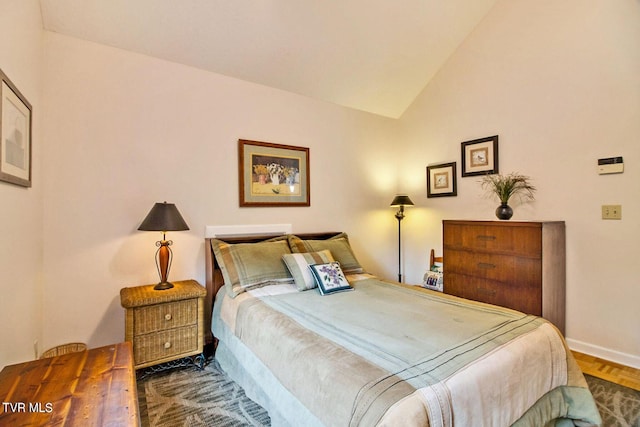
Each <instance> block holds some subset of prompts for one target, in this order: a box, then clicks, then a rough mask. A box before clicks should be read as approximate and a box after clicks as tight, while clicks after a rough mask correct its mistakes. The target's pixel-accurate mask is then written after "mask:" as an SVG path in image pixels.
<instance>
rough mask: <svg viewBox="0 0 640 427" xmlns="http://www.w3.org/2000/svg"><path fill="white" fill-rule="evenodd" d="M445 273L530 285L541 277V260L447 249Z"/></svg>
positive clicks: (536, 282)
mask: <svg viewBox="0 0 640 427" xmlns="http://www.w3.org/2000/svg"><path fill="white" fill-rule="evenodd" d="M445 259H446V260H447V263H446V266H447V267H446V269H445V274H446V273H447V272H452V273H459V274H464V275H467V276H473V277H478V278H483V279H491V280H495V281H500V282H505V283H524V284H530V285H532V286H535V285H537V284H538V283H540V280H541V279H542V262H541V260H540V259H538V258H529V257H523V256H514V255H499V254H493V253H487V252H470V251H466V250H447V251H446V253H445Z"/></svg>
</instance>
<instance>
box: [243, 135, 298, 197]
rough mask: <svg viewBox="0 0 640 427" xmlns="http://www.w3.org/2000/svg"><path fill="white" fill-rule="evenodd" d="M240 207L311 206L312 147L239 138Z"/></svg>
mask: <svg viewBox="0 0 640 427" xmlns="http://www.w3.org/2000/svg"><path fill="white" fill-rule="evenodd" d="M238 171H239V189H240V206H241V207H248V206H254V207H255V206H310V205H311V200H310V195H309V188H310V185H309V184H310V182H309V149H308V148H304V147H294V146H291V145H281V144H273V143H270V142H259V141H248V140H244V139H241V140H239V141H238Z"/></svg>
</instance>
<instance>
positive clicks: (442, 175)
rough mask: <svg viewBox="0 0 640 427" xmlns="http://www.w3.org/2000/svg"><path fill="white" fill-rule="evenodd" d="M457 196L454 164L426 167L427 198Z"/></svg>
mask: <svg viewBox="0 0 640 427" xmlns="http://www.w3.org/2000/svg"><path fill="white" fill-rule="evenodd" d="M457 195H458V190H457V186H456V163H455V162H453V163H442V164H439V165H431V166H427V197H447V196H457Z"/></svg>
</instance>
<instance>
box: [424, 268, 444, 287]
mask: <svg viewBox="0 0 640 427" xmlns="http://www.w3.org/2000/svg"><path fill="white" fill-rule="evenodd" d="M422 287H424V288H427V289H432V290H434V291H439V292H442V291H443V288H444V282H443V274H442V269H441V268H440V269H438V268H437V267H434V268H432V269H431V270H429V271H427V272H426V273H425V274H424V277H423V278H422Z"/></svg>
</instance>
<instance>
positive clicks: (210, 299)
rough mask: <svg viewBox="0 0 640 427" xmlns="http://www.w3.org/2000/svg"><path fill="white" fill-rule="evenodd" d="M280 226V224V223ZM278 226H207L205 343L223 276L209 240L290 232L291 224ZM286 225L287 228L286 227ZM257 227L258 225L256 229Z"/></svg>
mask: <svg viewBox="0 0 640 427" xmlns="http://www.w3.org/2000/svg"><path fill="white" fill-rule="evenodd" d="M280 226H282V224H281V225H280ZM280 226H267V227H261V226H248V228H247V227H245V226H239V227H238V226H233V227H207V231H206V233H205V239H204V252H205V264H206V288H207V297H206V299H205V306H204V310H205V312H204V313H205V319H204V322H205V344H210V343H212V342H213V334H212V333H211V314H212V311H213V304H214V302H215V298H216V294H217V293H218V290H219V289H220V288H221V287H223V286H224V278H223V277H222V271H220V267H219V266H218V263H217V261H216V257H215V255H214V254H213V249H212V248H211V240H213V239H218V240H222V241H224V242H227V243H232V244H234V243H256V242H261V241H263V240H268V239H271V238H273V237H275V236H282V235H285V234H291V228H290V227H291V226H290V225H288V224H284V228H282V227H280ZM287 226H288V227H289V228H287ZM258 227H260V228H259V229H258ZM254 229H255V231H258V232H256V233H255V234H250V233H245V232H243V231H239V230H251V231H254ZM216 230H224V231H225V232H229V234H223V233H220V232H217V231H216ZM232 233H233V234H232ZM338 234H340V232H338V231H326V232H318V233H295V235H296V236H298V237H300V238H302V239H305V240H325V239H329V238H331V237H333V236H336V235H338Z"/></svg>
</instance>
